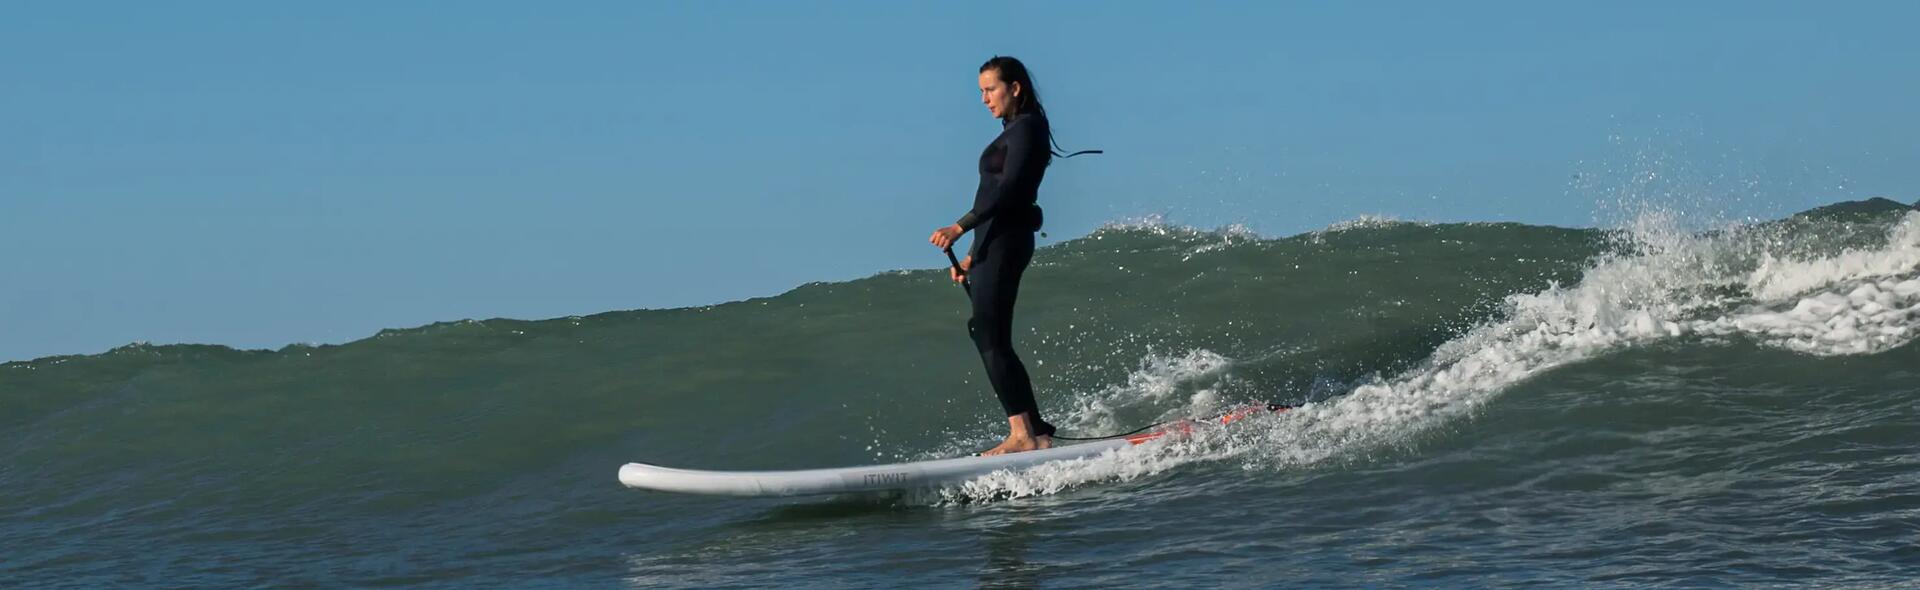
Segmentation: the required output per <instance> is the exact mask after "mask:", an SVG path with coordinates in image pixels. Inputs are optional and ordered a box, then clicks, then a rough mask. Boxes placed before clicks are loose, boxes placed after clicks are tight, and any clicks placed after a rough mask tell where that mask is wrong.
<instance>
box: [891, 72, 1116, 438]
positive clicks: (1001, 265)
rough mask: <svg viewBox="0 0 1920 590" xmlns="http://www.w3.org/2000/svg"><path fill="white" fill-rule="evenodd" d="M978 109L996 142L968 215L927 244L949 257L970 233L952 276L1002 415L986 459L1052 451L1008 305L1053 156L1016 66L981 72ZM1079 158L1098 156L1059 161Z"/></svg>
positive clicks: (1036, 103)
mask: <svg viewBox="0 0 1920 590" xmlns="http://www.w3.org/2000/svg"><path fill="white" fill-rule="evenodd" d="M980 102H982V103H984V104H985V105H986V106H987V110H988V111H991V112H992V113H993V116H994V117H995V118H998V119H1000V126H1001V131H1000V136H999V137H996V138H994V140H993V142H992V143H989V144H987V149H986V151H984V152H982V153H981V154H980V186H979V188H978V189H976V190H975V191H974V194H973V208H972V209H970V210H968V211H967V213H966V214H965V215H962V216H960V219H959V221H956V222H954V223H953V225H949V226H946V227H942V228H940V229H936V230H933V237H931V238H929V239H928V241H929V242H932V243H933V245H934V246H936V247H939V248H941V249H943V250H948V254H949V255H951V254H952V252H951V248H952V247H953V243H954V242H955V241H956V240H959V239H960V236H961V235H962V234H965V233H967V232H969V231H971V232H973V246H972V248H970V249H968V251H967V256H966V258H964V259H961V260H959V261H958V262H957V263H956V264H955V265H954V266H953V268H952V269H951V270H950V274H951V276H952V278H953V281H954V282H963V281H964V282H966V283H968V284H970V286H969V287H968V296H969V297H970V298H971V299H972V300H973V317H972V318H970V319H968V320H967V332H968V333H969V334H970V335H971V336H972V337H973V344H974V347H975V348H977V349H979V351H980V360H981V362H983V363H984V364H985V365H986V369H987V381H988V382H989V383H991V384H992V385H993V392H994V394H995V395H997V396H999V398H1000V405H1001V407H1002V408H1004V409H1005V410H1006V412H1007V426H1008V430H1009V432H1008V433H1007V438H1006V440H1004V441H1001V442H1000V444H999V445H996V446H994V447H993V448H992V449H988V450H987V451H984V452H982V453H980V454H981V455H988V456H991V455H1002V454H1006V453H1017V452H1021V451H1032V450H1038V449H1045V448H1049V447H1052V446H1053V433H1054V428H1053V425H1052V424H1048V423H1047V421H1046V420H1045V419H1042V418H1041V417H1040V406H1039V405H1038V404H1036V403H1035V402H1034V399H1033V382H1032V380H1031V379H1029V378H1028V377H1027V367H1026V365H1025V364H1024V363H1021V362H1020V356H1019V355H1017V354H1015V353H1014V351H1013V304H1014V299H1015V297H1016V296H1017V295H1018V294H1019V291H1020V276H1021V275H1022V274H1024V273H1025V272H1026V270H1027V263H1029V262H1032V261H1033V247H1034V238H1033V234H1034V232H1037V231H1040V224H1041V221H1042V219H1041V212H1040V206H1039V205H1038V204H1037V199H1038V196H1039V190H1040V179H1041V177H1043V176H1045V175H1046V171H1047V163H1048V162H1051V161H1052V159H1053V156H1054V152H1053V150H1052V142H1053V131H1052V128H1051V127H1050V126H1049V125H1048V124H1047V110H1046V108H1045V107H1042V106H1041V105H1040V92H1039V90H1038V89H1036V88H1034V86H1033V77H1032V76H1031V75H1029V74H1028V73H1027V67H1026V65H1024V64H1022V63H1020V60H1018V59H1014V58H1012V57H1006V56H997V57H994V58H993V59H990V60H987V63H985V64H982V65H981V66H980ZM1081 153H1099V152H1098V151H1095V150H1089V151H1086V152H1076V153H1074V154H1067V155H1064V156H1062V157H1072V156H1076V155H1079V154H1081Z"/></svg>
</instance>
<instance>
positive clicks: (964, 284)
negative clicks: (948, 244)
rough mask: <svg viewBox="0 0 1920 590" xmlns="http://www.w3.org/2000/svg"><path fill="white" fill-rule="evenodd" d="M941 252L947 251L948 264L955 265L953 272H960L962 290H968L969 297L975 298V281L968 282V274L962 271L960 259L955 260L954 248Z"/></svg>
mask: <svg viewBox="0 0 1920 590" xmlns="http://www.w3.org/2000/svg"><path fill="white" fill-rule="evenodd" d="M941 250H943V251H945V252H946V253H947V263H948V264H952V265H953V270H954V271H955V272H958V273H960V288H962V289H966V290H967V296H968V297H972V296H973V281H969V280H967V272H966V271H964V270H960V259H958V258H954V257H953V248H942V249H941Z"/></svg>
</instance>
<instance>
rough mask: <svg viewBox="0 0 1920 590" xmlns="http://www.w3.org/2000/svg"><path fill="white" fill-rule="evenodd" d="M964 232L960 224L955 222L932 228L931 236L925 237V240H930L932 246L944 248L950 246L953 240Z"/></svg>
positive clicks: (965, 231)
mask: <svg viewBox="0 0 1920 590" xmlns="http://www.w3.org/2000/svg"><path fill="white" fill-rule="evenodd" d="M964 233H967V230H965V229H961V228H960V224H957V223H956V224H953V225H949V226H946V227H943V228H940V229H936V230H933V237H931V238H927V241H928V242H932V243H933V245H934V247H936V248H939V249H942V250H945V249H947V248H952V247H953V242H954V240H958V239H960V234H964Z"/></svg>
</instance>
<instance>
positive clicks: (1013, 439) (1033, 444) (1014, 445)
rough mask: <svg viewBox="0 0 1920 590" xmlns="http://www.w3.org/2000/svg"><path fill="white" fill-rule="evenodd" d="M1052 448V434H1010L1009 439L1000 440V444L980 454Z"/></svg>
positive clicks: (1002, 453) (1001, 453) (985, 455)
mask: <svg viewBox="0 0 1920 590" xmlns="http://www.w3.org/2000/svg"><path fill="white" fill-rule="evenodd" d="M1051 448H1053V437H1051V436H1008V437H1007V440H1003V441H1000V444H999V445H998V446H995V447H993V448H991V449H987V450H986V451H983V452H981V453H980V456H982V457H992V456H994V455H1005V454H1007V453H1020V452H1025V451H1038V450H1040V449H1051Z"/></svg>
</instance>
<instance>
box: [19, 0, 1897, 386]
mask: <svg viewBox="0 0 1920 590" xmlns="http://www.w3.org/2000/svg"><path fill="white" fill-rule="evenodd" d="M1837 4H1838V6H1832V5H1818V4H1815V3H1805V2H1797V3H1771V2H1704V1H1703V2H1644V3H1631V2H1630V3H1621V2H1509V3H1453V2H1444V3H1436V2H1408V3H1360V2H1315V3H1293V2H1286V3H1282V2H1248V3H1210V2H1201V3H1185V2H1166V3H1151V4H1148V3H1131V2H1023V3H1002V2H949V3H939V4H934V3H920V2H870V3H832V4H827V3H814V2H684V3H648V2H605V3H557V4H556V3H548V4H538V3H527V2H457V3H425V2H418V3H413V2H408V3H395V2H309V3H286V2H230V3H226V2H182V3H155V2H37V3H27V2H12V3H6V4H4V5H0V265H4V266H0V269H4V270H3V271H0V275H3V276H4V278H0V360H19V359H28V358H35V357H39V356H45V355H53V354H75V353H95V352H101V351H104V350H106V349H108V348H111V347H114V346H118V345H121V344H125V343H128V342H133V341H148V342H154V343H175V342H198V343H218V344H227V345H232V346H238V347H249V348H262V347H264V348H277V347H279V346H282V345H285V344H287V343H291V342H344V341H348V340H353V339H358V338H362V337H366V336H368V335H371V334H372V333H374V332H375V331H377V330H379V329H380V328H386V327H407V326H415V325H420V324H424V323H429V322H433V321H441V320H454V319H461V318H491V317H514V318H529V319H532V318H547V317H555V316H565V315H574V314H581V315H584V314H591V313H598V312H603V311H611V310H620V309H635V308H655V307H675V306H686V305H697V304H705V303H714V302H720V301H728V300H737V299H742V298H746V297H753V296H762V295H770V294H775V293H779V292H781V291H784V290H786V289H789V288H791V287H793V286H795V285H798V284H801V283H805V282H809V281H821V280H846V279H852V278H857V277H861V276H866V275H870V274H872V273H875V272H879V271H883V270H889V269H899V268H933V267H938V266H941V265H943V264H944V263H945V261H944V259H943V258H942V257H941V256H940V255H939V253H938V252H937V251H935V250H933V249H932V248H931V247H929V246H927V245H926V243H925V240H926V237H927V234H928V233H929V232H930V231H931V230H932V229H933V228H934V227H936V226H939V225H943V224H946V223H951V222H952V221H953V220H954V219H955V218H956V217H958V216H959V215H960V214H961V213H962V212H964V211H965V210H966V208H967V207H968V206H969V204H970V201H971V199H972V189H973V187H974V185H975V183H976V176H975V165H976V164H975V160H976V158H977V157H978V154H979V150H980V149H981V148H982V147H983V146H984V145H985V144H986V143H987V142H988V141H989V140H991V139H992V138H993V136H994V135H995V134H996V133H997V132H998V131H999V125H998V124H997V123H996V122H995V121H993V120H992V119H991V116H990V115H989V114H988V113H987V112H986V109H985V108H984V107H982V106H981V105H980V103H979V93H978V90H977V88H976V86H975V80H974V78H975V75H976V69H977V68H978V67H979V65H980V63H981V62H982V61H985V60H986V58H988V57H990V56H992V55H995V54H1010V55H1015V56H1018V57H1020V58H1022V59H1024V60H1025V61H1027V63H1028V65H1029V66H1030V67H1031V68H1032V69H1033V71H1034V74H1035V76H1036V79H1037V80H1036V81H1037V85H1038V86H1039V88H1040V90H1041V91H1042V96H1043V97H1044V98H1045V100H1046V103H1047V106H1048V109H1049V111H1050V112H1051V113H1052V115H1053V122H1054V128H1055V132H1056V135H1057V138H1058V139H1059V141H1060V143H1061V144H1062V145H1063V146H1065V147H1066V148H1068V149H1084V148H1102V149H1105V150H1107V154H1106V155H1104V156H1089V157H1082V158H1076V159H1073V160H1066V161H1060V162H1056V164H1055V165H1054V167H1053V168H1052V169H1051V170H1050V171H1049V173H1048V177H1047V183H1046V186H1045V187H1043V189H1042V192H1041V200H1042V202H1043V204H1045V205H1046V206H1047V213H1048V222H1049V224H1050V225H1049V232H1048V233H1049V235H1050V236H1051V238H1050V239H1049V240H1045V241H1043V243H1046V242H1057V241H1059V240H1062V239H1067V238H1071V237H1075V236H1080V235H1085V234H1086V233H1087V232H1089V231H1091V230H1092V229H1094V228H1096V227H1099V226H1100V225H1101V224H1102V223H1106V222H1110V221H1118V220H1126V219H1135V218H1141V217H1144V216H1150V215H1161V216H1163V217H1164V218H1165V219H1166V220H1167V221H1169V222H1173V223H1179V224H1184V225H1192V226H1197V227H1202V228H1210V227H1216V226H1220V225H1224V224H1231V223H1238V224H1243V225H1246V226H1248V227H1251V228H1253V229H1255V230H1257V231H1260V232H1261V233H1263V234H1269V235H1285V234H1292V233H1297V232H1301V231H1307V230H1311V229H1315V228H1319V227H1324V226H1326V225H1328V224H1331V223H1335V222H1338V221H1342V220H1347V219H1352V218H1355V217H1359V216H1362V215H1378V216H1388V217H1396V218H1401V219H1415V220H1431V221H1522V222H1527V223H1540V224H1554V225H1567V226H1591V225H1595V224H1604V223H1606V220H1605V219H1604V211H1605V210H1606V209H1607V207H1608V206H1609V205H1608V203H1609V202H1610V201H1614V200H1617V199H1620V198H1623V197H1624V198H1644V199H1653V200H1659V199H1676V200H1686V201H1691V202H1693V203H1694V205H1692V206H1695V207H1700V206H1702V205H1700V203H1705V205H1704V206H1705V207H1706V208H1708V209H1712V210H1713V213H1715V214H1719V215H1724V216H1729V217H1742V216H1761V217H1767V216H1776V215H1779V214H1783V213H1790V212H1792V211H1796V210H1799V209H1804V208H1806V207H1810V206H1814V205H1818V204H1824V203H1827V202H1831V201H1835V200H1840V199H1856V198H1865V197H1871V196H1887V197H1892V198H1896V199H1899V200H1903V201H1907V202H1911V201H1913V200H1914V199H1915V198H1920V147H1917V146H1920V143H1916V139H1920V118H1916V116H1915V109H1916V108H1920V75H1916V64H1920V40H1917V39H1920V37H1916V36H1915V35H1914V28H1913V27H1914V24H1913V23H1915V22H1920V4H1916V3H1912V2H1879V3H1869V2H1846V3H1837ZM1645 174H1657V175H1665V177H1676V176H1677V177H1680V178H1682V179H1683V180H1681V181H1680V182H1677V183H1675V184H1672V185H1664V186H1665V187H1666V188H1664V189H1661V190H1650V191H1648V192H1649V193H1655V194H1646V195H1622V194H1620V193H1621V192H1622V191H1621V190H1619V187H1622V186H1628V187H1631V186H1644V185H1636V184H1635V183H1634V181H1633V180H1632V179H1634V178H1639V177H1641V176H1642V175H1645ZM1596 179H1597V180H1596ZM1626 192H1633V191H1626Z"/></svg>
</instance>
